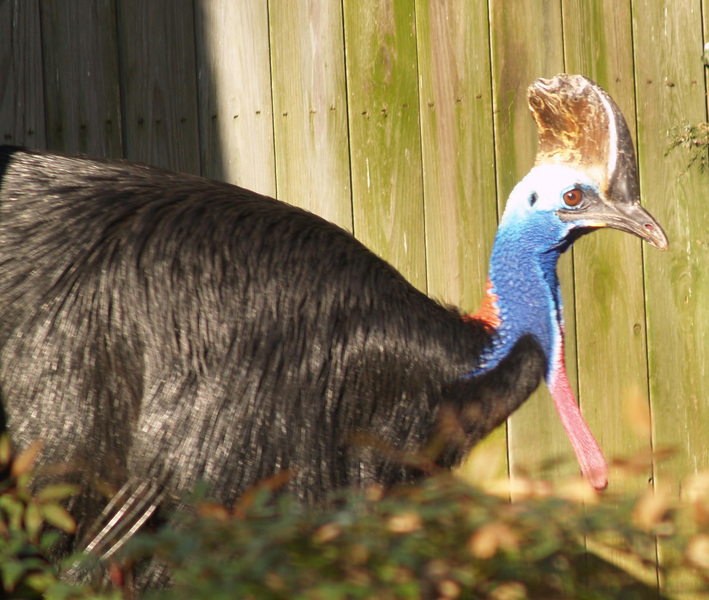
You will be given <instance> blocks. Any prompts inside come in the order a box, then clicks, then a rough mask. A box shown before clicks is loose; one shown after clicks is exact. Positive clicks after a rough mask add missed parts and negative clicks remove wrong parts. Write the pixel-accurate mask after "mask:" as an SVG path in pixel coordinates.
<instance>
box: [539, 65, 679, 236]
mask: <svg viewBox="0 0 709 600" xmlns="http://www.w3.org/2000/svg"><path fill="white" fill-rule="evenodd" d="M528 93H529V109H530V110H531V111H532V116H533V117H534V120H535V121H536V123H537V128H538V129H539V151H538V152H537V158H536V164H564V165H569V166H574V167H576V168H579V169H582V170H584V171H586V173H588V174H589V175H590V176H591V177H592V178H593V179H594V180H596V181H597V182H598V187H599V189H600V190H601V195H600V196H599V197H597V198H594V199H593V200H592V201H590V202H589V204H588V206H586V207H583V209H581V210H561V211H559V212H558V215H559V217H560V218H561V219H562V220H563V221H567V222H568V221H582V222H583V227H589V228H597V227H611V228H613V229H620V230H621V231H625V232H627V233H632V234H633V235H637V236H638V237H639V238H641V239H643V240H645V241H646V242H649V243H650V244H652V245H653V246H655V247H656V248H659V249H660V250H667V248H668V247H669V243H668V241H667V236H666V235H665V232H664V231H663V230H662V227H661V226H660V224H659V223H658V222H657V221H656V220H655V219H654V218H653V217H652V215H651V214H650V213H648V212H647V211H646V210H645V209H644V208H643V207H642V206H640V186H639V184H638V176H637V168H636V165H635V151H634V150H633V140H632V137H631V136H630V130H629V129H628V125H627V123H626V122H625V119H624V118H623V115H622V113H621V112H620V109H619V108H618V105H617V104H616V103H615V102H614V101H613V99H612V98H611V97H610V96H609V95H608V94H607V93H606V92H605V91H604V90H603V88H601V87H600V86H599V85H598V84H596V83H594V82H593V81H591V80H590V79H587V78H586V77H583V76H581V75H567V74H564V73H562V74H560V75H557V76H556V77H554V78H553V79H538V80H537V81H535V82H534V83H533V84H532V85H531V86H530V87H529V90H528Z"/></svg>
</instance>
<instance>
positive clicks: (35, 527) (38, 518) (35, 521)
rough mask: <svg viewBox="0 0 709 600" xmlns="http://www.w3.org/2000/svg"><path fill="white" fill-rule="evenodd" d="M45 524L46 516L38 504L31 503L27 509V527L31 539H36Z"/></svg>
mask: <svg viewBox="0 0 709 600" xmlns="http://www.w3.org/2000/svg"><path fill="white" fill-rule="evenodd" d="M43 524H44V518H43V517H42V513H41V512H40V507H39V506H38V505H37V504H30V505H29V506H28V507H27V510H26V511H25V529H26V531H27V534H28V535H29V537H30V539H31V540H33V541H36V540H37V539H38V537H39V532H40V530H41V529H42V525H43Z"/></svg>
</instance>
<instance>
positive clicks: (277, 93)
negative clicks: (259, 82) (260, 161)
mask: <svg viewBox="0 0 709 600" xmlns="http://www.w3.org/2000/svg"><path fill="white" fill-rule="evenodd" d="M269 13H270V18H269V23H270V31H271V35H270V38H271V77H272V87H273V114H274V131H275V148H276V174H277V188H278V197H279V198H281V199H282V200H285V201H287V202H290V203H292V204H295V205H297V206H301V207H303V208H306V209H309V210H311V211H313V212H315V213H317V214H319V215H321V216H323V217H325V218H326V219H328V220H329V221H332V222H333V223H337V224H338V225H340V226H342V227H344V228H346V229H348V230H350V231H351V230H352V197H351V191H350V165H349V146H348V144H347V143H346V140H347V135H348V133H347V87H346V84H345V54H344V39H343V31H342V6H341V4H340V3H336V2H331V1H330V0H306V1H301V0H282V1H279V2H274V3H270V4H269Z"/></svg>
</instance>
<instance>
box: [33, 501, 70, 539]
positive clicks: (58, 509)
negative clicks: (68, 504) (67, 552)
mask: <svg viewBox="0 0 709 600" xmlns="http://www.w3.org/2000/svg"><path fill="white" fill-rule="evenodd" d="M40 508H41V511H42V516H43V517H44V518H45V520H46V521H47V523H49V524H50V525H53V526H54V527H56V528H57V529H61V530H62V531H65V532H66V533H74V531H76V522H75V521H74V519H73V517H72V516H71V515H70V514H69V512H68V511H67V509H66V508H64V507H63V506H62V505H61V504H43V505H42V506H41V507H40Z"/></svg>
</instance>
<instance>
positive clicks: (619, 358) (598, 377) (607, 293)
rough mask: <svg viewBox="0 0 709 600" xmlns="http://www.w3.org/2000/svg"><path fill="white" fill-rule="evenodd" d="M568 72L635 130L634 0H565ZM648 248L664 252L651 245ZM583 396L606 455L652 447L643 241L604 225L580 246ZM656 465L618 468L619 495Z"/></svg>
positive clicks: (639, 484)
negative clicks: (607, 100)
mask: <svg viewBox="0 0 709 600" xmlns="http://www.w3.org/2000/svg"><path fill="white" fill-rule="evenodd" d="M563 17H564V45H565V49H566V70H567V72H570V73H580V74H582V75H586V76H587V77H589V78H591V79H593V80H594V81H597V82H598V83H599V84H600V85H601V86H602V87H603V88H604V89H605V90H606V91H607V92H608V93H609V94H610V95H611V96H612V97H613V99H614V100H615V101H616V103H617V104H618V105H619V107H620V108H621V110H622V112H623V114H624V115H625V116H626V120H627V122H628V125H629V127H630V130H631V132H633V134H634V133H635V79H634V71H633V47H632V40H633V36H632V20H631V14H630V4H628V3H622V2H615V1H614V0H592V1H588V0H564V3H563ZM646 251H647V252H657V251H656V250H652V249H651V248H650V247H649V246H646ZM574 264H575V267H576V268H575V273H574V274H575V285H576V323H577V335H578V372H579V400H580V402H581V407H582V410H583V412H584V415H585V417H586V419H587V421H588V424H589V426H590V428H591V430H592V431H594V432H595V434H596V437H597V439H598V442H599V444H600V446H601V448H602V449H603V451H604V453H605V455H606V458H607V459H609V460H612V459H614V458H630V457H635V456H637V455H639V454H644V455H645V456H647V455H649V453H650V452H651V450H652V440H651V431H650V406H649V398H648V389H647V383H646V382H647V373H648V370H647V345H646V327H645V306H644V301H645V298H644V288H643V264H642V248H641V241H640V240H638V239H637V238H635V237H633V236H630V235H628V234H626V233H621V232H617V231H599V232H594V233H593V234H591V235H588V236H586V237H585V238H583V239H581V240H580V241H579V242H578V243H577V244H576V245H575V246H574ZM652 475H653V473H652V464H648V465H647V467H646V468H645V469H644V470H643V471H642V473H640V472H634V473H633V476H632V477H629V476H628V474H627V473H626V472H623V471H622V470H620V471H619V470H618V469H617V468H616V469H613V468H612V469H611V471H610V474H609V489H610V490H611V491H612V493H613V494H617V493H623V492H631V491H632V492H638V491H640V490H642V489H643V488H645V487H647V486H648V485H649V483H648V482H650V481H651V480H652Z"/></svg>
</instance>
